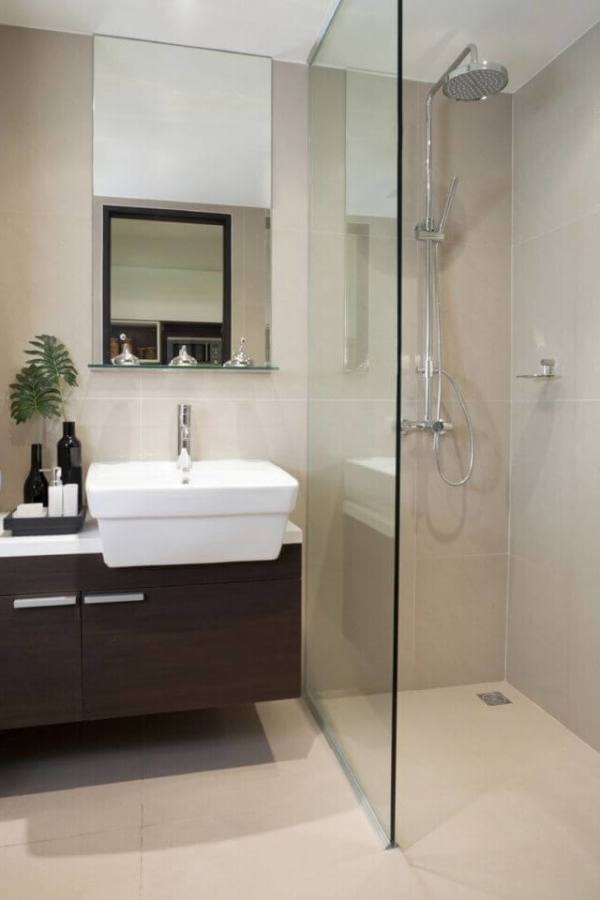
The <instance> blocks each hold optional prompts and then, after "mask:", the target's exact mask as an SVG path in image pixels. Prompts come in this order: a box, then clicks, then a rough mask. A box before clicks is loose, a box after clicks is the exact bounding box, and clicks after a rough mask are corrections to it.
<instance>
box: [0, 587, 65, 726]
mask: <svg viewBox="0 0 600 900" xmlns="http://www.w3.org/2000/svg"><path fill="white" fill-rule="evenodd" d="M81 714H82V702H81V643H80V608H79V604H78V598H77V595H76V594H54V595H47V594H43V595H31V594H29V595H25V596H17V595H14V594H12V595H9V596H3V597H0V729H7V728H21V727H25V726H29V725H49V724H52V723H54V722H68V721H73V720H77V719H80V718H81Z"/></svg>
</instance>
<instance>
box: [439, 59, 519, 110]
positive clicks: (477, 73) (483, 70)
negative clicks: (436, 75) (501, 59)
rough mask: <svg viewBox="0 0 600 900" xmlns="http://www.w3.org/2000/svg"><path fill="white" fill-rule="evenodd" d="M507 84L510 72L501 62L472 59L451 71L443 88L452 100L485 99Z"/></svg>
mask: <svg viewBox="0 0 600 900" xmlns="http://www.w3.org/2000/svg"><path fill="white" fill-rule="evenodd" d="M507 84H508V72H507V70H506V69H505V67H504V66H502V65H500V63H494V62H485V61H482V62H479V60H474V61H473V60H472V61H471V62H470V63H467V64H466V65H464V66H459V67H458V68H456V69H453V70H452V71H451V72H449V73H448V75H447V76H446V78H445V79H444V82H443V85H442V90H443V91H444V94H445V95H446V97H450V98H451V99H452V100H485V99H486V98H487V97H491V96H492V95H493V94H498V93H499V92H500V91H502V90H504V88H505V87H506V85H507Z"/></svg>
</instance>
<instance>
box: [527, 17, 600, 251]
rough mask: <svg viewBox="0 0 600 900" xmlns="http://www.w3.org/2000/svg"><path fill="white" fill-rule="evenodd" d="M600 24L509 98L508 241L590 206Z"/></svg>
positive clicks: (568, 219) (580, 214) (596, 191)
mask: <svg viewBox="0 0 600 900" xmlns="http://www.w3.org/2000/svg"><path fill="white" fill-rule="evenodd" d="M599 79H600V25H596V26H595V27H594V28H592V29H591V30H590V31H588V32H587V34H585V35H584V36H583V37H582V38H580V40H579V41H577V42H576V43H575V44H573V45H572V46H571V47H569V49H568V50H566V51H565V52H564V53H562V54H561V55H560V56H559V57H558V58H557V59H555V60H554V61H553V62H552V63H550V65H548V66H547V67H546V68H545V69H543V70H542V71H541V72H540V73H539V74H538V75H536V77H535V78H533V79H532V80H531V81H530V82H529V83H528V84H526V85H525V86H524V87H522V88H521V90H519V91H517V93H516V94H515V99H514V212H515V218H514V240H515V242H516V243H520V242H522V241H525V240H528V239H530V238H532V237H539V236H540V235H542V234H547V233H548V232H550V231H554V230H555V229H557V228H560V227H561V226H563V225H567V224H569V223H572V222H574V221H576V220H578V219H582V218H584V217H585V216H588V215H590V214H591V213H593V212H597V211H598V208H599V207H600V171H599V170H598V166H597V158H598V140H599V138H600V118H599V117H598V82H599Z"/></svg>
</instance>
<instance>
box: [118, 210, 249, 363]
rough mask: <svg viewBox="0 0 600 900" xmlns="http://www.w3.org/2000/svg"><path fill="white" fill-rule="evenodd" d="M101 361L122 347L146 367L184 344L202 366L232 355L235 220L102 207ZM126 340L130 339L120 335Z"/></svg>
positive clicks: (206, 214) (212, 215) (192, 213)
mask: <svg viewBox="0 0 600 900" xmlns="http://www.w3.org/2000/svg"><path fill="white" fill-rule="evenodd" d="M102 234H103V240H102V305H103V308H102V359H103V362H104V363H105V364H106V363H110V362H111V360H112V359H113V358H114V357H115V356H117V355H118V354H119V353H120V352H122V349H123V346H124V343H125V341H126V342H127V343H128V345H129V346H130V348H131V350H132V352H133V353H134V354H135V355H136V356H137V357H138V358H139V359H140V360H141V361H142V362H143V363H146V364H150V365H151V364H153V363H154V364H156V365H168V364H169V363H170V362H171V360H172V359H173V358H174V357H176V356H177V355H178V354H179V352H180V351H181V348H182V347H183V346H184V345H185V346H186V348H187V352H188V353H190V354H191V355H192V356H193V357H194V358H195V359H196V360H197V362H198V363H199V364H200V365H214V366H222V365H223V363H224V362H225V361H226V360H228V359H229V358H230V356H231V216H230V215H228V214H225V213H215V212H199V211H198V212H197V211H190V210H176V209H166V208H149V207H133V206H121V205H119V206H115V205H104V206H103V212H102ZM123 336H125V337H123Z"/></svg>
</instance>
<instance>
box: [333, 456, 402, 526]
mask: <svg viewBox="0 0 600 900" xmlns="http://www.w3.org/2000/svg"><path fill="white" fill-rule="evenodd" d="M395 485H396V459H395V457H393V456H371V457H369V458H367V459H347V460H346V462H345V463H344V490H345V495H346V499H347V500H352V501H353V502H354V503H360V504H361V505H362V506H367V507H370V508H373V509H377V510H381V512H384V513H388V512H390V511H391V512H392V513H393V510H394V505H395V499H396V487H395Z"/></svg>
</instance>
